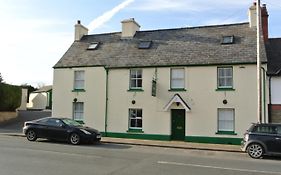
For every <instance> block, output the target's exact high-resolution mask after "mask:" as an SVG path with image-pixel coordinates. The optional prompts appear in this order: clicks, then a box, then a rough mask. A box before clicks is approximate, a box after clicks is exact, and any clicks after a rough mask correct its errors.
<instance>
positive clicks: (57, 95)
mask: <svg viewBox="0 0 281 175" xmlns="http://www.w3.org/2000/svg"><path fill="white" fill-rule="evenodd" d="M75 70H84V71H85V85H84V87H85V92H73V85H74V71H75ZM105 85H106V71H105V69H104V68H103V67H81V68H64V69H54V82H53V110H52V116H57V117H69V118H72V116H73V99H74V98H77V102H84V122H85V124H86V125H87V126H90V127H94V128H96V129H98V130H100V131H104V123H105V122H104V116H105V92H106V88H105Z"/></svg>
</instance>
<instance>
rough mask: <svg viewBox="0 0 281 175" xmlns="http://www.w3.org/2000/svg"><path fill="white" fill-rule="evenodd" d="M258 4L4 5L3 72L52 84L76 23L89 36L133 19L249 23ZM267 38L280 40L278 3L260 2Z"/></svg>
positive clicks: (140, 0)
mask: <svg viewBox="0 0 281 175" xmlns="http://www.w3.org/2000/svg"><path fill="white" fill-rule="evenodd" d="M253 2H254V0H232V1H230V0H212V1H206V0H103V1H100V0H79V1H77V0H47V1H43V0H0V23H1V25H0V40H1V42H0V73H1V75H2V78H3V79H4V81H5V82H6V83H9V84H14V85H23V84H28V85H32V86H34V87H41V86H43V85H51V84H52V82H53V66H54V65H55V64H56V63H57V62H58V61H59V59H60V58H61V57H62V56H63V54H64V53H65V52H66V51H67V49H68V48H69V47H70V45H71V44H72V43H73V41H74V25H75V23H76V22H77V20H81V23H82V24H83V25H84V26H86V27H88V28H89V34H98V33H109V32H120V31H121V23H120V21H122V20H124V19H129V18H135V20H136V21H137V22H138V23H139V24H140V26H141V28H140V30H155V29H167V28H179V27H195V26H206V25H217V24H230V23H239V22H248V15H247V13H248V8H249V7H250V6H251V5H252V3H253ZM261 3H262V4H266V5H267V9H268V13H269V37H271V38H277V37H281V22H280V17H281V3H280V0H262V1H261Z"/></svg>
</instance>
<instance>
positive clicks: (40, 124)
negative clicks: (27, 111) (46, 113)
mask: <svg viewBox="0 0 281 175" xmlns="http://www.w3.org/2000/svg"><path fill="white" fill-rule="evenodd" d="M23 133H24V134H25V135H26V138H27V139H28V140H29V141H35V140H36V139H37V138H46V139H50V140H58V141H69V142H70V143H71V144H73V145H78V144H80V143H81V142H99V141H100V140H101V134H100V132H99V131H98V130H96V129H92V128H89V127H85V126H83V125H81V124H80V123H78V122H77V121H75V120H72V119H69V118H54V117H47V118H42V119H39V120H33V121H28V122H25V123H24V127H23Z"/></svg>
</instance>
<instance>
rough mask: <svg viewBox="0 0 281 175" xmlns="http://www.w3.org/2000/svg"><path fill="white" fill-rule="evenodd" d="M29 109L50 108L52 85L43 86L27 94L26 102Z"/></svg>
mask: <svg viewBox="0 0 281 175" xmlns="http://www.w3.org/2000/svg"><path fill="white" fill-rule="evenodd" d="M26 107H27V109H29V110H44V109H51V108H52V86H44V87H42V88H40V89H38V90H36V91H33V92H32V93H30V94H29V99H28V103H27V104H26Z"/></svg>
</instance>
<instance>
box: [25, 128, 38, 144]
mask: <svg viewBox="0 0 281 175" xmlns="http://www.w3.org/2000/svg"><path fill="white" fill-rule="evenodd" d="M26 138H27V140H29V141H35V140H36V139H37V134H36V132H35V131H34V130H32V129H30V130H28V131H27V132H26Z"/></svg>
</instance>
